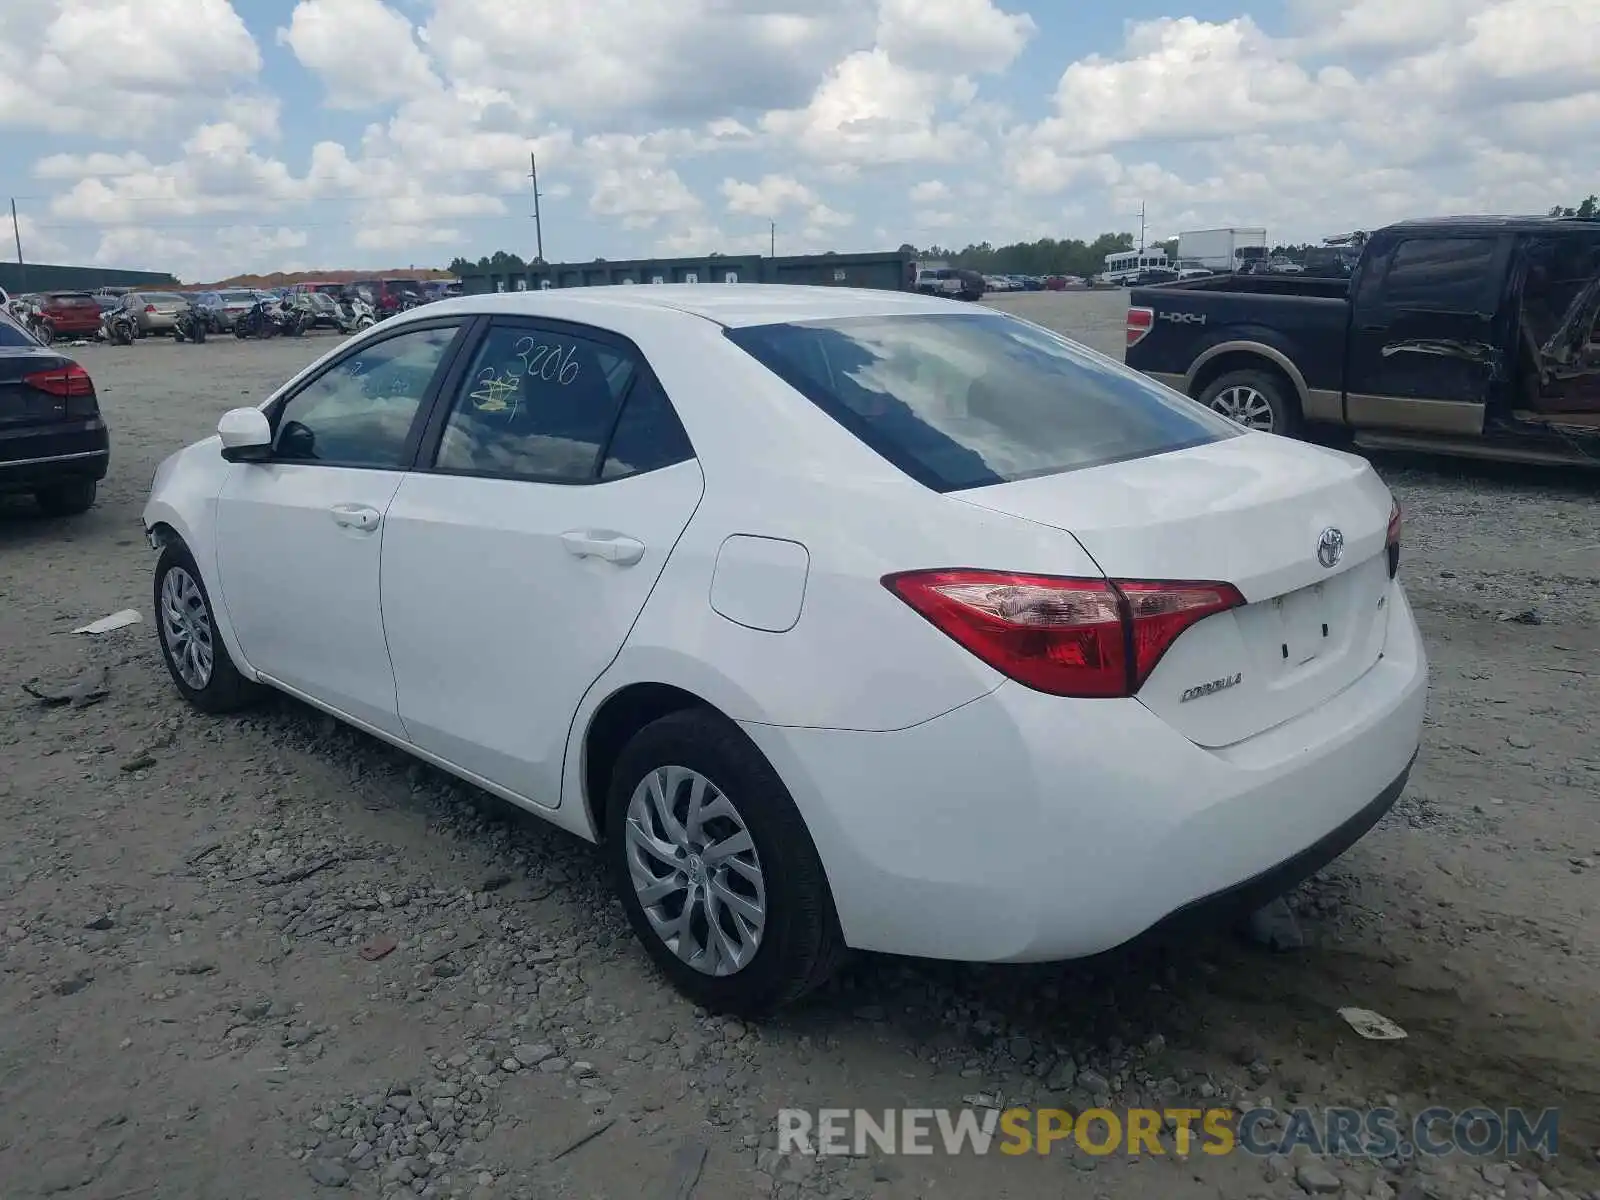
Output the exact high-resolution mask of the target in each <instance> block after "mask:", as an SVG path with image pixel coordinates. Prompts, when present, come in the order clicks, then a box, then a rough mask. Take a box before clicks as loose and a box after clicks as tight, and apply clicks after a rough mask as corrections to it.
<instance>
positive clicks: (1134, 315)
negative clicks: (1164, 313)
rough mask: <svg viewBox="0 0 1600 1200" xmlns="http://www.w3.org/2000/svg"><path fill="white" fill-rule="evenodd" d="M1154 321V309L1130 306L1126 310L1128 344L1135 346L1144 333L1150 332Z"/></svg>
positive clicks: (1142, 339)
mask: <svg viewBox="0 0 1600 1200" xmlns="http://www.w3.org/2000/svg"><path fill="white" fill-rule="evenodd" d="M1155 323H1156V310H1155V309H1153V308H1130V309H1129V310H1128V345H1130V346H1137V345H1138V344H1139V343H1140V342H1142V341H1144V337H1145V334H1147V333H1149V332H1150V328H1151V326H1153V325H1154V324H1155Z"/></svg>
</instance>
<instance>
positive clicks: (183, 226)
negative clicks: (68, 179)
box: [33, 212, 516, 232]
mask: <svg viewBox="0 0 1600 1200" xmlns="http://www.w3.org/2000/svg"><path fill="white" fill-rule="evenodd" d="M515 217H516V214H515V213H510V212H504V213H473V214H467V215H463V216H448V215H442V214H435V215H432V216H426V217H418V218H416V219H414V220H404V219H389V220H387V221H386V222H385V223H387V224H391V225H470V224H482V223H486V222H491V221H508V220H514V219H515ZM376 223H377V222H376V221H375V220H374V219H373V218H372V217H370V216H369V217H367V218H365V219H363V220H354V219H352V220H346V221H298V220H295V219H294V218H292V217H289V216H283V217H279V218H277V219H275V220H271V221H230V220H226V219H223V220H217V221H137V220H128V219H126V218H121V217H108V218H106V219H104V220H99V221H60V222H55V221H52V222H35V223H34V225H33V228H34V229H38V230H41V231H43V230H47V229H48V230H79V231H81V230H86V229H87V230H94V231H100V232H108V231H110V230H113V229H171V230H194V231H213V232H214V231H216V230H219V229H281V228H283V227H284V226H285V225H288V226H292V227H293V228H295V229H352V228H361V227H370V226H372V225H374V224H376Z"/></svg>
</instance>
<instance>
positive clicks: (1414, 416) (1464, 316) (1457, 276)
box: [1345, 235, 1511, 435]
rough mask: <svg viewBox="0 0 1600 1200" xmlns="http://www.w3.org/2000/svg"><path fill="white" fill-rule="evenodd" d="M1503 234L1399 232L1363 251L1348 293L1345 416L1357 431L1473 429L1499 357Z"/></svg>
mask: <svg viewBox="0 0 1600 1200" xmlns="http://www.w3.org/2000/svg"><path fill="white" fill-rule="evenodd" d="M1510 251H1511V239H1510V238H1508V237H1501V236H1497V235H1477V236H1459V237H1437V236H1424V237H1402V238H1401V240H1399V241H1397V242H1396V243H1395V244H1394V246H1393V248H1392V249H1391V250H1389V251H1388V253H1387V254H1385V253H1382V252H1381V251H1380V252H1379V253H1377V254H1376V255H1371V254H1369V263H1368V266H1367V268H1366V269H1365V271H1364V272H1363V275H1362V278H1361V281H1360V284H1359V288H1358V290H1357V292H1356V295H1355V296H1354V298H1353V303H1354V308H1353V310H1352V321H1351V328H1350V343H1349V359H1348V367H1347V369H1346V374H1345V417H1346V420H1347V421H1348V423H1349V424H1351V425H1352V426H1354V427H1355V428H1357V429H1395V430H1405V431H1407V432H1412V433H1431V434H1467V435H1474V434H1479V433H1482V432H1483V423H1484V415H1485V413H1486V412H1487V408H1488V403H1489V398H1490V395H1491V393H1492V391H1493V390H1494V389H1495V388H1496V387H1497V386H1500V385H1502V384H1503V383H1504V381H1506V380H1507V379H1508V378H1509V376H1508V374H1507V369H1508V364H1507V355H1506V346H1507V341H1508V330H1507V329H1506V327H1505V321H1504V317H1503V312H1504V309H1505V306H1504V305H1503V304H1502V303H1501V299H1502V297H1501V291H1502V285H1503V283H1504V280H1505V278H1506V270H1507V262H1508V256H1509V254H1510Z"/></svg>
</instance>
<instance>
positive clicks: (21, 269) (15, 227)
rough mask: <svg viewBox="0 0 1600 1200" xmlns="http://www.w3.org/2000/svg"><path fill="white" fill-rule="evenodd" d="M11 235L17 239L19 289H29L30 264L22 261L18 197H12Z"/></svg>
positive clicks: (20, 290) (21, 290) (23, 290)
mask: <svg viewBox="0 0 1600 1200" xmlns="http://www.w3.org/2000/svg"><path fill="white" fill-rule="evenodd" d="M11 235H12V237H14V238H16V241H17V291H19V292H25V291H27V290H28V266H27V264H26V263H24V262H23V261H22V226H21V225H19V224H18V223H17V198H16V197H15V196H13V197H11Z"/></svg>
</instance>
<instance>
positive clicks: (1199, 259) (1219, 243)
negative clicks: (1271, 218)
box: [1178, 228, 1267, 271]
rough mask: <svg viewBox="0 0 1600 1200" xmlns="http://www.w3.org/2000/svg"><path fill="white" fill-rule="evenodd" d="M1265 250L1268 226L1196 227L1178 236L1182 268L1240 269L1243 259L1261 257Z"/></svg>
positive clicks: (1263, 255)
mask: <svg viewBox="0 0 1600 1200" xmlns="http://www.w3.org/2000/svg"><path fill="white" fill-rule="evenodd" d="M1241 251H1244V253H1240V252H1241ZM1266 252H1267V231H1266V230H1265V229H1232V228H1230V229H1194V230H1190V231H1189V232H1188V233H1180V234H1179V235H1178V262H1179V265H1180V268H1182V267H1189V266H1191V265H1194V266H1199V267H1204V268H1205V269H1206V270H1208V271H1237V270H1238V269H1239V264H1240V263H1241V262H1242V261H1243V260H1244V259H1246V258H1252V257H1255V258H1262V257H1265V256H1266Z"/></svg>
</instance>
